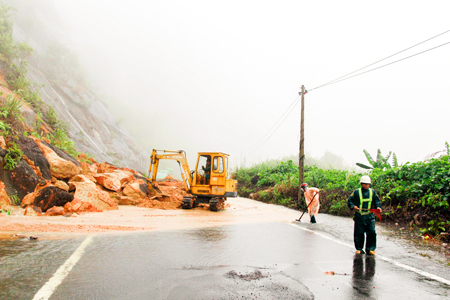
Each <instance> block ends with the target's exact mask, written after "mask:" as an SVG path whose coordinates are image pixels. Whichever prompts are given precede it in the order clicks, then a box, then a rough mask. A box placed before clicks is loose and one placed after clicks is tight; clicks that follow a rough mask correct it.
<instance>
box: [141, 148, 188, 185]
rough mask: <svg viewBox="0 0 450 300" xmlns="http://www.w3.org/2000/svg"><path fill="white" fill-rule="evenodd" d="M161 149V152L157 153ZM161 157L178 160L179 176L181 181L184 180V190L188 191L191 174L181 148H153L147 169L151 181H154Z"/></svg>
mask: <svg viewBox="0 0 450 300" xmlns="http://www.w3.org/2000/svg"><path fill="white" fill-rule="evenodd" d="M161 151H162V152H163V153H158V152H161ZM161 159H173V160H176V161H177V162H178V164H179V165H180V169H181V177H182V178H183V182H184V186H185V188H186V191H190V189H191V183H192V176H191V171H190V169H189V165H188V163H187V159H186V152H184V151H183V150H178V151H172V150H156V149H153V151H152V156H151V157H150V168H149V170H148V172H149V176H150V173H151V182H155V181H156V175H157V173H158V166H159V161H160V160H161Z"/></svg>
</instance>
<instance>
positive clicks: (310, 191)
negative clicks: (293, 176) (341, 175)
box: [300, 183, 320, 223]
mask: <svg viewBox="0 0 450 300" xmlns="http://www.w3.org/2000/svg"><path fill="white" fill-rule="evenodd" d="M301 189H302V190H303V192H304V195H305V201H306V207H307V208H308V214H309V217H310V219H311V223H316V216H317V214H318V213H319V208H320V203H319V192H320V190H319V189H318V188H315V187H308V184H307V183H303V184H302V185H301ZM302 216H303V215H302ZM300 218H301V217H300Z"/></svg>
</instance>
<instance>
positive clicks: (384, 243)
mask: <svg viewBox="0 0 450 300" xmlns="http://www.w3.org/2000/svg"><path fill="white" fill-rule="evenodd" d="M258 205H259V204H258ZM261 205H263V204H261ZM270 207H271V206H268V208H266V209H267V210H270ZM276 209H277V214H280V213H281V214H282V213H283V212H284V211H286V212H287V213H286V215H289V217H290V216H291V215H294V214H295V215H296V216H297V212H295V213H292V211H290V210H283V209H280V208H276ZM227 214H228V216H227V217H229V218H232V217H233V216H231V215H232V213H231V212H229V211H228V212H227ZM297 217H298V216H297ZM236 219H237V217H236ZM286 219H288V218H286ZM292 219H294V218H292ZM317 219H318V222H319V223H317V224H309V223H307V222H303V223H295V224H291V223H288V222H286V221H280V220H277V221H274V220H268V221H267V222H261V220H257V222H256V219H255V222H253V223H244V222H239V220H238V219H237V220H236V222H235V224H233V225H222V226H212V225H213V224H212V223H211V224H209V225H210V226H212V227H207V226H208V224H206V225H205V227H203V228H189V229H186V230H172V231H155V232H145V233H128V234H117V235H98V236H96V237H95V238H94V240H93V242H92V243H91V244H89V246H88V247H87V248H86V251H85V254H84V255H83V257H82V258H81V259H80V261H79V262H78V264H77V265H76V266H75V267H74V268H73V269H72V271H71V272H70V274H69V275H68V276H67V277H66V278H65V280H64V281H63V282H62V284H61V285H60V286H59V287H58V288H57V289H56V291H55V292H54V294H53V296H52V298H51V299H392V298H395V299H420V298H424V299H443V298H445V297H448V296H449V295H450V294H449V291H450V289H449V286H447V285H445V284H440V283H438V282H436V281H433V280H428V279H427V278H425V277H423V276H420V275H418V274H416V273H413V272H410V271H406V270H404V269H402V268H399V267H398V266H395V265H393V264H392V263H389V262H387V261H385V260H380V259H379V258H377V256H367V255H357V256H355V255H354V251H353V249H352V244H353V243H352V231H353V224H352V220H351V219H342V218H338V217H333V216H326V215H319V217H318V218H317ZM246 220H248V219H246ZM214 225H215V224H214ZM324 235H326V236H327V237H328V238H324ZM82 241H83V239H82V238H75V239H65V240H46V239H39V240H37V241H30V240H29V239H17V240H9V241H6V240H0V263H1V268H0V276H1V277H0V278H1V279H0V299H12V298H14V299H31V298H33V296H34V294H35V293H36V292H37V291H38V290H39V289H40V288H41V287H42V285H43V284H45V282H46V281H47V280H48V279H49V278H50V277H51V276H52V274H53V273H54V272H55V271H56V270H57V269H58V267H59V266H60V265H62V264H63V263H64V261H65V260H66V259H67V258H68V257H70V255H71V254H72V253H73V251H74V250H75V249H76V248H77V247H78V246H79V245H80V244H81V243H82ZM378 241H379V250H380V251H381V252H382V253H383V254H384V253H387V254H384V255H389V256H390V257H391V258H392V259H395V260H402V261H405V262H407V263H411V265H414V266H417V267H421V266H425V265H428V268H429V269H430V270H431V271H433V272H434V273H435V274H438V275H439V276H442V277H444V278H447V279H450V272H449V270H448V268H446V267H445V266H439V265H436V264H432V263H430V261H428V260H425V259H423V258H420V259H417V258H416V257H414V256H413V255H412V254H410V253H406V252H405V251H404V250H403V249H404V248H403V247H402V246H400V245H396V244H392V243H391V242H389V241H388V240H386V239H385V238H384V237H383V236H382V235H379V240H378ZM348 245H350V246H348ZM391 254H392V255H391ZM331 274H333V275H331ZM399 283H401V284H399Z"/></svg>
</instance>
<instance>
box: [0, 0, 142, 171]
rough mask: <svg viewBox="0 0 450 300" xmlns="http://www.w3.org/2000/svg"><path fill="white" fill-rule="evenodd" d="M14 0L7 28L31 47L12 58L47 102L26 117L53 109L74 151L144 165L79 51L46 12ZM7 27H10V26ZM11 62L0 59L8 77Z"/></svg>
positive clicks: (30, 87) (28, 120) (32, 119)
mask: <svg viewBox="0 0 450 300" xmlns="http://www.w3.org/2000/svg"><path fill="white" fill-rule="evenodd" d="M13 4H15V5H16V6H17V7H18V8H16V9H15V10H10V11H9V12H8V13H6V7H8V6H7V5H5V4H3V5H4V6H3V8H2V10H3V11H4V16H3V18H4V19H5V20H8V22H10V24H12V28H11V32H8V34H11V37H12V40H13V41H14V43H16V44H17V45H22V43H24V44H23V45H26V46H27V47H28V48H29V49H30V51H29V52H28V53H26V55H23V56H22V57H20V58H12V61H15V60H16V63H18V61H20V62H21V64H20V66H24V67H26V72H23V73H24V77H25V78H26V80H27V81H28V82H29V84H28V86H27V89H28V90H29V92H30V93H35V94H36V97H38V98H39V99H40V100H42V102H43V104H45V106H47V107H48V108H44V109H43V111H40V110H41V109H42V107H41V108H38V111H36V107H33V106H31V107H30V109H31V111H29V112H28V113H27V115H26V116H25V118H24V121H25V123H26V124H28V125H29V126H31V127H32V125H33V124H34V123H35V122H36V116H37V115H39V114H42V113H44V115H45V114H46V113H45V112H48V111H50V112H51V113H53V112H54V114H55V116H56V117H57V118H58V123H59V124H60V125H61V126H60V127H63V129H64V130H65V131H66V133H67V136H68V138H69V139H70V140H72V141H73V142H74V147H75V149H76V151H78V152H84V153H87V154H88V155H89V156H91V157H93V158H95V159H96V160H98V161H107V162H109V163H112V164H114V165H119V166H122V167H128V168H131V169H135V170H139V171H142V172H144V171H146V170H147V168H148V165H149V158H148V155H147V154H146V153H145V151H144V150H143V149H142V148H141V147H140V146H139V145H138V144H137V142H136V140H135V139H134V138H133V136H132V135H131V134H130V133H129V132H128V131H127V130H126V129H125V128H123V127H122V126H120V124H119V122H118V120H117V119H116V118H115V117H114V116H113V115H112V114H111V112H110V110H109V109H108V106H107V104H106V101H105V99H102V98H101V97H99V96H98V95H97V92H96V91H95V90H94V89H93V88H92V87H91V86H90V84H89V79H88V75H87V74H85V73H84V72H83V71H82V70H83V67H82V66H81V65H80V63H79V62H78V58H77V55H76V53H74V52H73V51H71V49H70V48H69V47H68V46H66V45H65V44H63V43H62V42H59V41H60V36H61V33H59V34H58V32H57V31H55V29H54V28H53V27H55V26H54V24H52V23H51V22H49V20H48V19H47V18H46V16H43V15H42V14H40V13H37V12H36V11H34V10H33V5H29V6H27V5H26V3H25V2H23V1H14V3H13ZM11 7H12V6H11ZM31 15H32V17H33V18H32V19H30V16H31ZM14 17H15V19H14ZM13 20H15V21H14V22H13ZM24 20H25V21H24ZM30 24H32V25H30ZM3 31H4V32H6V31H7V30H6V28H3ZM38 33H39V34H38ZM2 50H3V51H5V50H6V49H2ZM3 56H6V57H7V56H8V54H7V55H5V53H3ZM8 68H9V67H8V63H6V62H5V61H4V62H3V63H0V71H1V72H2V74H3V75H5V77H6V79H7V80H6V81H10V80H8V77H11V76H9V75H10V74H9V73H10V71H9V70H8ZM5 83H6V82H5V81H4V86H5ZM8 85H9V88H10V89H11V90H21V89H24V88H23V87H22V86H11V83H8V84H6V86H8ZM40 106H42V105H40ZM123 117H124V118H126V116H123Z"/></svg>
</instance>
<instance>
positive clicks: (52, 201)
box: [33, 186, 73, 212]
mask: <svg viewBox="0 0 450 300" xmlns="http://www.w3.org/2000/svg"><path fill="white" fill-rule="evenodd" d="M72 200H73V195H72V194H70V193H68V192H66V191H64V190H62V189H60V188H58V187H56V186H48V187H46V188H44V189H42V190H40V191H39V192H38V193H37V195H36V197H35V198H34V202H33V204H34V206H37V207H40V208H41V210H42V211H43V212H46V211H47V210H48V209H49V208H51V207H53V206H64V205H65V204H66V203H67V202H71V201H72Z"/></svg>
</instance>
